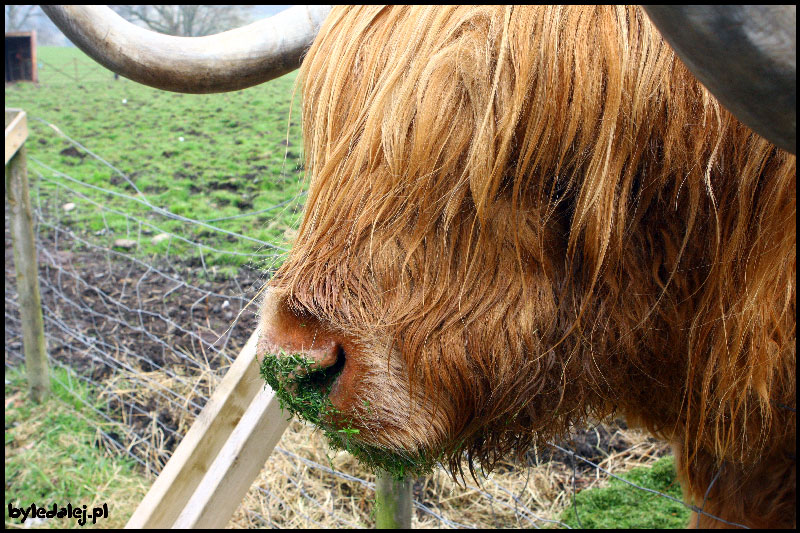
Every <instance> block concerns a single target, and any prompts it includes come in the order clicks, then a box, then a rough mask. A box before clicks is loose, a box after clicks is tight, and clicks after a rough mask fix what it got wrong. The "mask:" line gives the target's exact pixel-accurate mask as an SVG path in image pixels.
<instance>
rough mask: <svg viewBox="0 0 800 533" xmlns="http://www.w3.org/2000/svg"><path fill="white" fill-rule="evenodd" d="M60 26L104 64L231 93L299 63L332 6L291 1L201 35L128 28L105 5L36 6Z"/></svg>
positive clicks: (154, 80)
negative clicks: (239, 23) (243, 22)
mask: <svg viewBox="0 0 800 533" xmlns="http://www.w3.org/2000/svg"><path fill="white" fill-rule="evenodd" d="M41 7H42V10H43V11H44V12H45V13H46V14H47V16H48V17H50V19H51V20H52V21H53V22H54V23H55V24H56V26H58V27H59V28H60V29H61V31H63V32H64V34H65V35H66V36H67V37H68V38H69V39H70V40H71V41H72V42H73V43H75V44H76V45H77V46H78V47H79V48H80V49H81V50H83V51H84V52H86V53H87V54H88V55H89V56H91V57H92V58H93V59H94V60H95V61H97V62H98V63H100V64H101V65H103V66H105V67H106V68H108V69H110V70H112V71H114V72H117V73H118V74H121V75H123V76H125V77H126V78H130V79H131V80H133V81H137V82H139V83H143V84H145V85H149V86H151V87H156V88H158V89H164V90H167V91H175V92H183V93H214V92H225V91H235V90H238V89H244V88H246V87H251V86H253V85H257V84H259V83H263V82H265V81H268V80H271V79H274V78H277V77H278V76H281V75H283V74H286V73H287V72H290V71H292V70H294V69H296V68H298V67H299V66H300V62H301V60H302V57H303V54H304V53H305V52H306V50H308V47H309V46H310V45H311V43H312V41H313V40H314V37H315V36H316V34H317V32H318V31H319V27H320V25H321V24H322V22H323V21H324V20H325V17H326V16H327V15H328V13H329V12H330V6H294V7H292V8H290V9H287V10H286V11H282V12H281V13H278V14H277V15H275V16H273V17H270V18H268V19H263V20H260V21H258V22H254V23H253V24H250V25H248V26H244V27H242V28H238V29H235V30H231V31H226V32H223V33H218V34H216V35H209V36H206V37H173V36H169V35H163V34H161V33H156V32H152V31H149V30H145V29H143V28H140V27H138V26H134V25H133V24H131V23H130V22H127V21H126V20H124V19H123V18H122V17H120V16H119V15H117V14H116V13H114V12H113V11H111V9H109V8H108V7H106V6H41Z"/></svg>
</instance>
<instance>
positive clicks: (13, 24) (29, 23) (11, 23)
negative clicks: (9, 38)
mask: <svg viewBox="0 0 800 533" xmlns="http://www.w3.org/2000/svg"><path fill="white" fill-rule="evenodd" d="M41 14H42V12H41V11H40V10H39V6H38V5H34V6H8V5H7V6H6V31H28V30H31V29H33V26H34V25H35V23H36V19H37V18H38V17H39V16H40V15H41Z"/></svg>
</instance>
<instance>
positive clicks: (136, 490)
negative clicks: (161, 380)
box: [5, 368, 149, 529]
mask: <svg viewBox="0 0 800 533" xmlns="http://www.w3.org/2000/svg"><path fill="white" fill-rule="evenodd" d="M51 372H52V374H53V375H52V379H51V384H52V387H53V389H52V394H51V395H50V397H49V398H48V399H47V400H46V401H45V402H44V403H42V404H41V405H37V404H35V403H33V402H32V401H30V400H29V399H28V396H27V383H26V380H25V375H24V373H23V372H22V371H21V370H20V369H6V385H5V428H6V431H5V453H6V459H5V467H6V469H5V471H6V491H5V500H6V514H5V526H6V529H9V528H18V527H31V526H37V527H49V528H58V529H61V528H65V527H78V526H79V524H78V521H77V520H78V518H66V517H63V518H57V517H56V518H51V519H46V520H31V519H30V518H28V519H27V520H26V521H25V523H23V522H22V519H21V517H19V518H11V516H10V515H9V511H8V505H12V506H13V507H15V508H18V509H19V508H23V509H24V508H28V507H30V505H31V504H32V503H33V504H36V505H37V506H42V507H47V508H48V509H49V508H51V507H52V505H53V504H56V505H57V506H58V507H59V508H60V507H66V506H67V504H72V506H73V508H75V507H77V508H81V507H82V506H83V505H86V506H87V509H88V510H89V512H91V510H92V509H93V508H95V507H102V505H103V504H106V505H107V506H108V518H106V519H98V521H97V523H96V524H95V526H96V527H102V528H120V527H123V526H124V525H125V522H126V521H127V520H128V518H129V517H130V515H131V513H132V512H133V510H134V509H135V508H136V505H138V503H139V501H140V500H141V499H142V498H143V497H144V494H145V491H146V489H147V487H148V485H149V482H148V481H147V479H146V478H145V477H144V475H143V474H142V472H141V467H140V466H139V465H138V464H136V463H135V461H134V460H133V459H131V458H129V457H127V456H126V455H125V454H122V453H113V452H109V451H108V449H106V448H105V446H104V445H103V444H102V442H101V440H102V439H101V436H102V433H101V432H100V431H101V430H103V431H105V432H106V433H113V432H114V430H115V427H114V424H112V423H109V422H108V421H107V420H105V419H104V418H103V417H102V416H101V415H100V414H99V413H98V411H102V410H105V408H106V406H105V402H104V401H102V400H101V399H99V395H98V394H97V391H95V390H93V389H92V387H91V386H89V385H88V384H87V383H86V382H84V381H82V380H80V379H79V378H77V377H76V376H75V374H73V373H72V372H67V371H65V370H64V369H61V368H55V369H51ZM87 522H88V523H87V524H86V526H87V527H90V526H92V523H91V518H89V519H88V520H87Z"/></svg>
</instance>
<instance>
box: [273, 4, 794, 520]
mask: <svg viewBox="0 0 800 533" xmlns="http://www.w3.org/2000/svg"><path fill="white" fill-rule="evenodd" d="M302 74H303V79H304V82H303V83H304V85H303V129H304V132H305V155H306V170H307V174H308V176H309V177H310V183H309V193H308V200H307V204H306V207H305V216H304V218H303V221H302V224H301V227H300V230H299V234H298V237H297V241H296V243H295V244H294V247H293V248H292V250H291V253H290V254H289V256H288V258H287V260H286V262H285V263H284V264H283V266H282V268H281V269H280V270H279V271H278V272H277V273H276V274H275V276H274V277H273V278H272V279H271V281H270V282H269V292H268V294H267V298H266V300H265V302H264V306H263V316H262V320H261V327H262V336H261V340H260V345H259V346H260V353H261V355H262V356H263V357H264V359H265V361H273V362H274V361H280V360H281V359H280V357H281V354H285V353H291V354H294V355H293V357H297V355H298V354H299V355H300V356H301V357H299V358H296V359H295V358H292V359H288V360H289V361H290V363H291V365H292V366H293V367H296V365H297V364H299V362H302V361H303V360H304V359H305V361H306V362H308V361H311V362H312V363H313V365H311V366H309V365H306V366H305V370H304V371H303V370H301V369H299V368H297V371H295V372H293V373H292V374H286V373H284V374H283V378H286V377H287V376H294V377H295V378H296V377H297V376H308V375H314V376H316V377H317V379H316V380H307V381H305V382H303V386H304V387H306V388H308V387H311V388H313V387H317V388H318V389H319V390H318V391H317V392H321V393H322V394H321V396H322V397H323V398H324V399H325V401H327V402H328V406H329V407H328V408H326V409H324V410H322V411H318V412H317V413H316V418H314V421H315V422H316V423H318V424H320V425H322V426H323V427H325V428H328V429H334V430H335V429H336V428H346V429H347V438H348V439H350V441H349V444H348V447H349V446H350V445H352V446H353V449H354V450H355V451H356V452H357V453H359V454H360V457H362V459H365V460H367V461H371V462H372V464H374V465H375V466H379V467H391V464H392V462H393V461H397V460H401V462H403V464H404V468H406V467H409V466H413V465H418V466H419V468H420V469H421V470H424V468H425V467H428V466H430V465H431V464H433V463H436V462H442V463H443V464H445V465H447V466H449V468H450V470H451V471H452V472H453V473H454V474H461V475H463V472H462V471H461V466H460V465H461V461H462V459H464V458H467V459H468V460H469V464H470V468H472V465H473V463H477V464H480V465H481V466H482V467H483V468H485V469H490V468H491V467H492V465H493V464H494V463H495V462H496V461H497V460H499V459H500V458H502V457H505V456H506V455H507V454H510V453H513V452H517V453H522V452H524V451H525V450H526V449H528V447H529V446H531V445H532V444H533V443H534V442H545V441H547V440H549V439H553V438H557V437H559V436H562V435H564V434H566V433H567V432H568V430H569V429H570V428H572V427H575V426H576V425H580V424H582V423H585V421H586V420H587V418H590V417H591V418H595V419H605V418H607V417H610V416H612V415H622V416H624V417H625V418H626V419H627V421H628V422H629V423H631V424H636V425H639V426H641V427H644V428H647V429H648V430H649V431H651V432H652V433H653V434H654V435H656V436H659V437H661V438H663V439H666V440H668V441H669V442H671V443H673V446H674V452H675V456H676V459H677V463H678V470H679V475H680V478H681V481H682V484H683V486H684V489H685V493H686V497H687V499H688V500H689V501H690V502H692V503H694V504H696V505H698V506H701V505H702V506H703V509H704V511H705V512H707V513H709V514H711V515H715V516H719V517H721V518H723V519H725V520H727V521H730V522H733V523H737V524H745V525H748V526H752V527H780V526H783V527H793V526H794V524H795V522H796V518H795V517H796V515H795V512H796V511H795V455H794V454H795V339H796V335H795V324H796V319H795V272H796V266H795V265H796V263H795V242H796V229H795V197H796V194H795V187H796V183H795V182H796V179H795V176H796V167H795V156H793V155H791V154H789V153H787V152H784V151H782V150H780V149H777V148H776V147H775V146H773V145H771V144H770V143H769V142H767V141H765V140H764V139H762V138H761V137H759V136H758V135H756V134H754V133H753V132H752V131H751V130H750V129H748V128H747V127H745V126H744V125H742V124H741V123H740V122H738V121H737V120H736V119H735V118H734V117H733V116H732V115H731V114H730V113H729V112H727V111H726V110H725V109H724V108H722V107H721V105H720V104H719V103H718V102H717V100H716V99H715V98H714V97H713V96H712V95H711V94H710V93H709V92H708V91H707V90H706V89H705V88H704V87H703V86H702V85H701V84H700V83H699V82H698V81H696V79H695V78H694V77H693V76H692V75H691V74H690V73H689V71H688V70H687V69H686V68H685V67H684V65H683V64H682V63H681V62H680V61H679V60H678V59H677V58H676V56H675V55H674V53H673V51H672V50H671V48H670V47H669V46H667V45H666V44H665V42H664V41H663V40H662V38H661V37H660V35H659V33H658V32H657V31H656V30H655V28H654V27H653V26H652V24H651V22H650V20H649V19H648V18H647V16H646V15H644V13H643V12H642V11H641V10H640V9H638V8H632V7H631V8H623V7H578V6H565V7H543V6H542V7H522V8H520V7H515V8H511V7H464V6H456V7H442V6H436V7H419V6H418V7H394V8H380V7H373V6H369V7H354V8H335V9H334V10H333V11H332V13H331V14H330V15H329V16H328V18H327V20H326V22H325V24H324V26H323V28H322V30H321V32H320V34H319V36H318V37H317V39H316V41H315V42H314V44H313V46H312V47H311V49H310V51H309V52H308V55H307V57H306V58H305V61H304V63H303V67H302ZM276 357H277V358H276ZM268 366H269V365H268ZM270 368H273V369H274V366H272V367H270ZM267 374H268V376H267V377H269V374H270V371H269V370H268V371H267ZM272 378H273V379H277V382H280V379H278V378H276V377H275V376H274V375H273V376H272ZM300 392H302V391H298V390H297V389H291V390H290V393H289V394H290V395H292V394H299V393H300ZM305 392H307V391H305ZM296 407H297V406H295V408H296ZM298 410H300V409H298ZM331 433H335V431H332V432H331ZM412 470H413V469H412ZM695 524H697V525H699V526H700V527H717V526H725V525H726V524H725V523H723V522H719V521H717V520H715V519H714V518H710V517H708V516H707V515H705V514H703V515H701V516H699V517H693V520H692V525H695Z"/></svg>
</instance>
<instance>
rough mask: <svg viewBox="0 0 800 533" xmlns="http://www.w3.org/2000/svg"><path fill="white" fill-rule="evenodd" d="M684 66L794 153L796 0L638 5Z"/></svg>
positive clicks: (750, 123)
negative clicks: (792, 1)
mask: <svg viewBox="0 0 800 533" xmlns="http://www.w3.org/2000/svg"><path fill="white" fill-rule="evenodd" d="M643 7H644V10H645V11H646V12H647V14H648V16H649V17H650V19H651V20H652V21H653V23H654V24H655V25H656V27H657V28H658V30H659V31H660V32H661V34H662V35H663V36H664V38H665V39H666V40H667V42H669V44H670V46H672V48H673V49H674V50H675V52H676V53H677V54H678V57H680V58H681V59H682V60H683V62H684V63H685V64H686V66H687V67H689V70H691V71H692V73H693V74H694V75H695V76H696V77H697V79H698V80H700V82H702V83H703V85H705V86H706V87H707V88H708V90H709V91H711V93H712V94H713V95H714V96H715V97H717V99H718V100H719V101H720V103H721V104H722V105H724V106H725V107H726V108H727V109H728V110H729V111H731V112H732V113H733V114H734V115H735V116H736V118H738V119H739V120H741V121H742V122H743V123H745V124H746V125H747V126H749V127H750V128H752V129H753V131H755V132H756V133H758V134H759V135H761V136H763V137H764V138H766V139H767V140H768V141H770V142H771V143H773V144H775V145H776V146H778V147H780V148H783V149H784V150H787V151H789V152H791V153H793V154H796V153H797V103H796V100H797V51H796V46H797V44H796V43H797V33H796V31H797V30H796V26H797V23H796V20H797V18H796V17H797V7H796V6H794V5H790V6H776V5H764V6H721V5H708V6H675V5H669V6H643Z"/></svg>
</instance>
